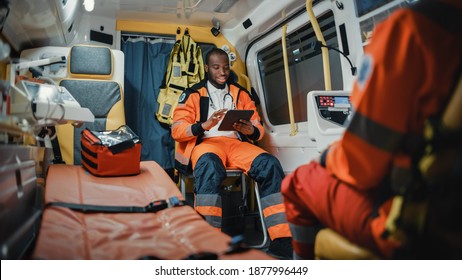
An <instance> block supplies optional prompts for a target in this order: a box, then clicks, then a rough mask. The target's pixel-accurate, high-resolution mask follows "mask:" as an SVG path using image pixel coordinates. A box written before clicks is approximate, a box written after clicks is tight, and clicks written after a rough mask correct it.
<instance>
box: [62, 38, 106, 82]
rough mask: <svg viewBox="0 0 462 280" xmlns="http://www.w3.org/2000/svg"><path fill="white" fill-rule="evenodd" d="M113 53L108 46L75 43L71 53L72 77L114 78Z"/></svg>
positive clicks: (69, 63) (69, 69)
mask: <svg viewBox="0 0 462 280" xmlns="http://www.w3.org/2000/svg"><path fill="white" fill-rule="evenodd" d="M113 61H114V58H113V55H112V51H111V49H110V48H108V47H103V46H89V45H75V46H73V47H72V48H71V50H70V53H69V62H68V72H69V76H70V77H71V78H86V79H112V75H113Z"/></svg>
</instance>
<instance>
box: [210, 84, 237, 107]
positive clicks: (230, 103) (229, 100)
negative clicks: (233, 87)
mask: <svg viewBox="0 0 462 280" xmlns="http://www.w3.org/2000/svg"><path fill="white" fill-rule="evenodd" d="M206 89H207V95H208V96H209V100H210V106H211V107H212V109H213V110H215V111H216V110H219V109H228V110H232V109H236V106H235V105H234V98H233V96H232V95H231V94H230V93H229V91H228V92H227V93H226V94H225V95H224V96H223V103H222V104H223V108H217V106H216V105H215V103H214V102H213V98H212V97H211V96H210V93H209V89H208V87H206Z"/></svg>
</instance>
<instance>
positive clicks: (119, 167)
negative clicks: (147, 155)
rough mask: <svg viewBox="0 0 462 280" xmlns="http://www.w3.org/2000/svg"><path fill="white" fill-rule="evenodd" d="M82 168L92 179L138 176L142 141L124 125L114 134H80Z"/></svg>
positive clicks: (109, 132)
mask: <svg viewBox="0 0 462 280" xmlns="http://www.w3.org/2000/svg"><path fill="white" fill-rule="evenodd" d="M80 140H81V146H82V165H83V167H84V168H85V169H86V170H88V171H89V172H90V173H91V174H93V175H95V176H126V175H136V174H139V173H140V158H141V141H140V139H139V137H138V136H137V135H136V134H135V133H133V131H132V130H131V129H130V128H129V127H128V126H126V125H123V126H121V127H119V128H118V129H116V130H106V131H92V130H89V129H85V130H83V131H82V134H81V137H80Z"/></svg>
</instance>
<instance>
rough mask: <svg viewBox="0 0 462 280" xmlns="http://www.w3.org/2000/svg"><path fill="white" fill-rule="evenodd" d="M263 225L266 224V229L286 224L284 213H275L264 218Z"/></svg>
mask: <svg viewBox="0 0 462 280" xmlns="http://www.w3.org/2000/svg"><path fill="white" fill-rule="evenodd" d="M265 223H266V227H267V228H270V227H272V226H276V225H280V224H286V223H287V218H286V213H277V214H274V215H270V216H268V217H265Z"/></svg>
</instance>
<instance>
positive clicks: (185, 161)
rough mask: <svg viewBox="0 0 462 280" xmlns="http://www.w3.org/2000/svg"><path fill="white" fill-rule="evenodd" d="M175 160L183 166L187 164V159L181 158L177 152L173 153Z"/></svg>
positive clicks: (181, 155)
mask: <svg viewBox="0 0 462 280" xmlns="http://www.w3.org/2000/svg"><path fill="white" fill-rule="evenodd" d="M175 159H176V160H177V161H178V162H180V163H181V164H183V165H188V164H189V158H187V157H185V156H183V154H181V153H179V152H175Z"/></svg>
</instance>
